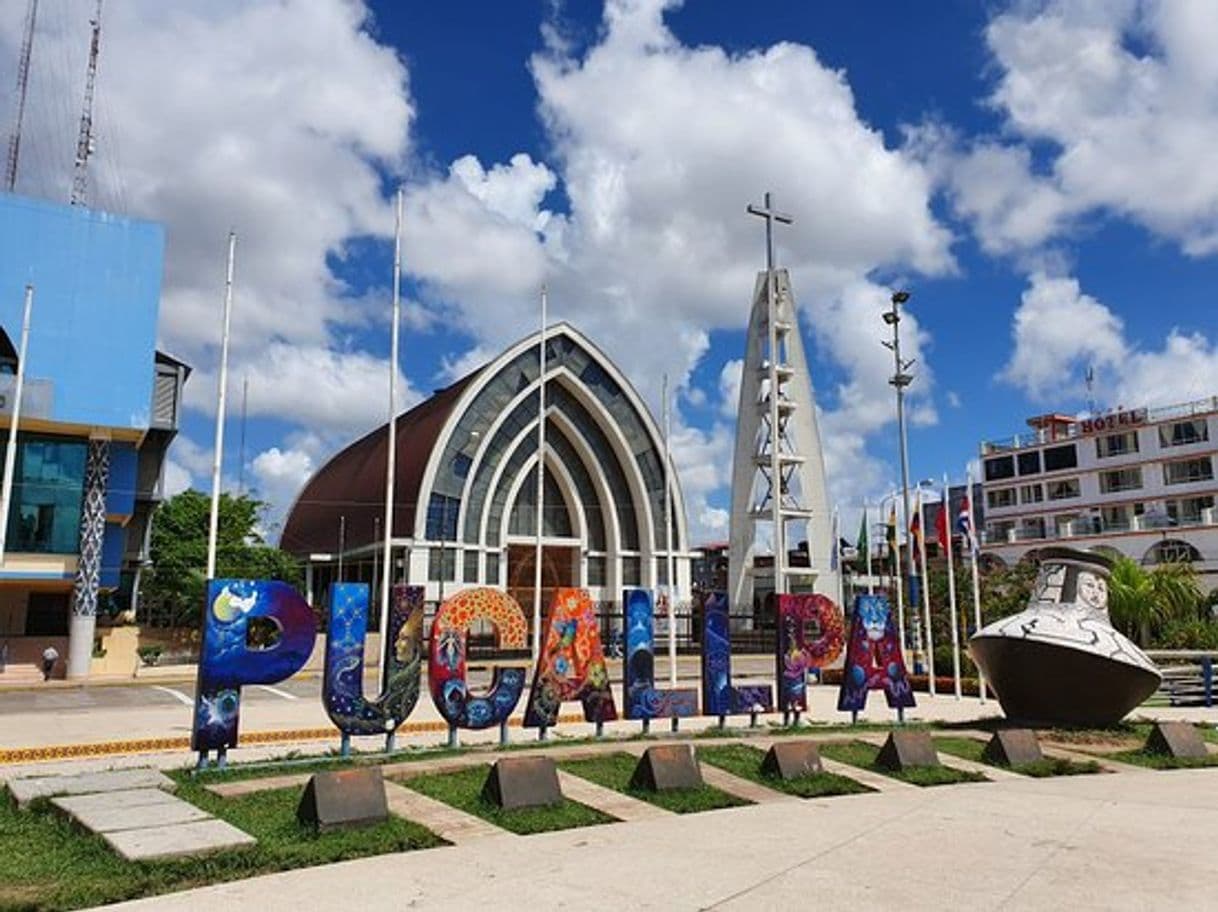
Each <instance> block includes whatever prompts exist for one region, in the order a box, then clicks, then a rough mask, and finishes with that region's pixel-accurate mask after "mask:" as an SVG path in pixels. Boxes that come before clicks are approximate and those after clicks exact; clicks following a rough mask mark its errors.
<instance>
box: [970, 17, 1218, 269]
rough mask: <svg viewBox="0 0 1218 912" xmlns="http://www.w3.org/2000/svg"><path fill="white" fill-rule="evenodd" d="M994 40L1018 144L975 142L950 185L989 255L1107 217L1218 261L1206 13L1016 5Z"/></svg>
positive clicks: (1210, 31)
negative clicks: (1079, 219)
mask: <svg viewBox="0 0 1218 912" xmlns="http://www.w3.org/2000/svg"><path fill="white" fill-rule="evenodd" d="M986 40H987V42H988V44H989V47H990V50H991V52H992V53H993V55H994V59H995V61H996V63H997V67H998V70H999V72H1000V76H999V78H998V81H997V84H996V86H995V89H994V91H993V94H992V96H991V98H990V102H991V104H992V105H993V107H994V108H995V109H996V110H998V111H999V112H1000V113H1001V114H1002V115H1003V117H1004V119H1005V132H1006V134H1007V135H1008V136H1009V137H1010V138H1011V139H1013V140H1014V141H1015V143H1017V144H1013V143H1010V142H1008V143H1007V144H1005V145H1000V144H997V143H992V142H989V141H983V142H981V143H979V144H978V145H977V146H976V147H975V148H974V149H972V150H971V152H970V153H969V154H967V155H965V156H963V158H962V159H961V160H960V161H959V163H958V166H957V168H956V171H955V173H954V174H953V176H952V179H951V183H952V185H953V188H954V195H955V201H956V205H957V207H958V209H959V210H960V211H961V213H962V214H963V215H965V216H966V217H968V218H970V219H972V220H973V221H974V224H975V227H976V229H977V232H978V235H979V237H980V238H981V241H982V243H983V245H984V246H986V247H987V248H988V249H990V250H995V251H998V250H1010V249H1015V248H1018V247H1026V246H1036V245H1038V244H1041V243H1043V242H1044V241H1045V240H1047V239H1049V238H1051V237H1052V236H1054V235H1056V234H1058V233H1060V232H1061V231H1062V230H1064V229H1066V228H1067V227H1068V226H1069V223H1070V221H1071V219H1072V217H1073V216H1077V215H1080V214H1084V213H1087V212H1092V211H1101V212H1110V213H1115V214H1117V215H1121V216H1124V217H1126V218H1128V219H1131V220H1132V221H1134V222H1137V223H1139V224H1141V225H1144V226H1145V227H1147V228H1149V229H1150V230H1151V231H1153V232H1155V233H1157V234H1159V235H1161V236H1163V237H1167V238H1170V239H1172V240H1174V241H1176V242H1177V243H1179V244H1180V246H1181V247H1182V248H1183V249H1184V250H1185V251H1186V252H1187V253H1190V254H1193V255H1204V254H1209V253H1214V252H1218V172H1216V171H1215V170H1214V169H1213V168H1212V167H1211V163H1210V158H1211V150H1212V149H1213V148H1214V146H1215V145H1216V144H1218V106H1216V105H1215V104H1214V98H1215V93H1216V92H1218V65H1216V64H1215V58H1214V54H1213V48H1214V46H1215V44H1216V43H1218V16H1215V15H1214V8H1213V5H1212V4H1211V3H1208V2H1205V0H1200V2H1186V0H1173V2H1149V0H1148V2H1120V3H1068V2H1062V0H1054V2H1048V3H1036V4H1017V5H1015V7H1014V8H1013V9H1012V10H1011V11H1009V12H1006V13H1003V14H1001V15H999V16H996V17H995V18H994V19H993V21H992V22H991V23H990V25H989V27H988V28H987V30H986ZM1032 148H1036V149H1037V150H1038V153H1039V154H1041V155H1042V156H1043V159H1044V160H1043V163H1042V165H1041V166H1040V167H1039V168H1036V167H1033V164H1032V153H1031V152H1030V149H1032Z"/></svg>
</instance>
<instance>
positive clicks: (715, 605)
mask: <svg viewBox="0 0 1218 912" xmlns="http://www.w3.org/2000/svg"><path fill="white" fill-rule="evenodd" d="M773 708H774V690H773V688H772V687H770V685H768V684H746V685H743V686H739V687H738V686H736V685H734V684H733V683H732V635H731V627H730V625H729V618H728V610H727V593H726V592H711V593H709V594H708V595H707V596H706V598H705V599H703V602H702V712H704V713H705V714H706V715H708V716H728V715H731V714H732V713H752V712H770V711H771V710H772V709H773Z"/></svg>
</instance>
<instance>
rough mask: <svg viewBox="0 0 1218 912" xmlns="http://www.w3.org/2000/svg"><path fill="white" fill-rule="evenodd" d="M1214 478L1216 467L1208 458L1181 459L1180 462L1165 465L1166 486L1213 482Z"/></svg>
mask: <svg viewBox="0 0 1218 912" xmlns="http://www.w3.org/2000/svg"><path fill="white" fill-rule="evenodd" d="M1213 477H1214V465H1213V463H1212V462H1211V461H1210V457H1208V456H1199V457H1198V458H1196V459H1181V460H1180V461H1179V462H1165V463H1164V464H1163V483H1164V484H1169V485H1173V484H1188V483H1190V482H1193V481H1211V480H1212V479H1213Z"/></svg>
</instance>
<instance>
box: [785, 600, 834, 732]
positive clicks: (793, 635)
mask: <svg viewBox="0 0 1218 912" xmlns="http://www.w3.org/2000/svg"><path fill="white" fill-rule="evenodd" d="M771 598H773V596H771ZM776 601H777V603H778V606H777V607H778V614H777V621H778V649H777V663H776V671H775V677H777V679H778V707H779V709H781V710H782V711H783V712H784V713H785V712H792V711H793V712H806V711H807V709H808V685H807V679H808V672H810V671H813V670H815V669H820V668H826V667H828V666H829V665H831V664H832V663H833V662H834V660H835V659H837V657H838V656H840V655H841V654H842V645H843V623H842V612H841V609H840V608H838V607H837V605H835V604H834V603H833V600H832V599H830V598H829V597H828V596H825V595H821V594H820V593H819V592H817V593H808V594H801V595H788V594H783V595H779V596H778V597H777V599H776Z"/></svg>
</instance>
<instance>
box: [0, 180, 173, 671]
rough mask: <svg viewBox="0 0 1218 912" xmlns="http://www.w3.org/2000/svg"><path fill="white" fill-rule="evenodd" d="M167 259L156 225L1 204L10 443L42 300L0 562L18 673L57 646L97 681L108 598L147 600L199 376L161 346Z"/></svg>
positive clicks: (2, 601) (4, 198) (1, 346)
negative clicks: (144, 583) (94, 660)
mask: <svg viewBox="0 0 1218 912" xmlns="http://www.w3.org/2000/svg"><path fill="white" fill-rule="evenodd" d="M163 250H164V231H163V229H162V228H161V226H159V225H156V224H153V223H150V222H143V221H138V220H134V219H129V218H123V217H119V216H115V215H111V214H108V213H105V212H99V211H95V210H89V209H86V208H83V207H79V206H66V205H58V204H55V203H50V202H46V201H42V200H33V199H27V198H24V197H20V196H15V195H11V194H2V193H0V428H2V429H3V436H2V437H0V447H2V446H3V444H4V442H5V441H7V437H8V428H9V425H10V423H11V421H12V415H13V398H14V391H15V380H16V376H15V375H16V371H17V363H18V354H19V351H18V349H19V346H20V338H21V317H22V305H23V299H24V294H25V287H26V286H27V285H30V286H32V287H33V289H34V303H33V316H32V319H31V321H30V337H29V345H28V352H27V355H26V364H25V369H24V392H23V395H22V403H21V410H20V415H19V417H18V432H19V433H18V449H17V458H16V466H15V471H14V475H13V487H12V500H11V504H10V507H9V511H8V516H7V518H6V522H7V527H6V529H7V546H6V549H5V553H4V555H3V561H2V562H0V644H2V645H0V648H4V649H5V653H6V656H7V659H8V662H9V663H10V664H11V663H15V662H21V661H29V660H30V657H31V656H33V657H34V658H35V659H36V657H37V656H38V655H39V654H40V653H41V652H42V650H43V649H45V648H46V646H47V645H54V646H56V648H57V649H58V651H59V652H60V654H61V655H62V656H65V657H66V663H65V665H66V673H67V675H68V676H69V677H84V676H86V675H87V674H88V671H89V664H90V658H91V656H92V654H93V647H94V643H93V640H94V629H95V625H96V615H97V611H98V605H99V602H100V603H102V604H113V603H115V602H117V603H118V604H119V605H120V606H121V607H129V606H130V605H131V604H132V601H133V600H134V599H135V598H136V593H137V591H138V585H139V575H140V569H141V567H142V566H143V564H144V562H145V560H146V557H147V540H148V528H149V520H150V518H151V514H152V510H153V509H154V507H155V505H156V503H157V501H158V500H159V499H160V496H161V477H162V466H163V462H164V457H165V451H166V449H167V448H168V446H169V443H170V441H171V440H172V439H173V436H174V434H175V433H176V430H177V426H178V415H179V409H180V402H181V393H182V385H183V383H184V382H185V380H186V377H187V375H188V373H189V369H188V368H187V367H186V365H184V364H182V363H181V362H179V361H177V360H175V359H173V358H171V357H169V356H167V355H164V354H162V353H160V352H158V351H157V350H156V327H157V314H158V309H159V305H160V292H161V271H162V261H163ZM2 465H3V462H2V460H0V466H2ZM0 680H2V678H0Z"/></svg>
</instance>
